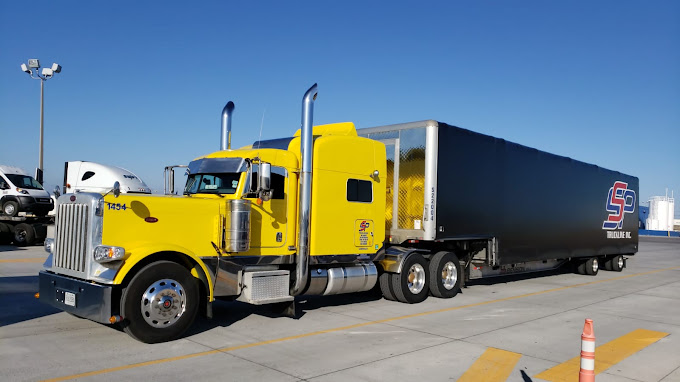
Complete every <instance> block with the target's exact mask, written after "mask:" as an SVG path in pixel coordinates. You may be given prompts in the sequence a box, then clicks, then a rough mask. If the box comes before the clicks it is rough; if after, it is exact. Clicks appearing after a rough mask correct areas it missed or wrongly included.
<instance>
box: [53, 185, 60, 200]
mask: <svg viewBox="0 0 680 382" xmlns="http://www.w3.org/2000/svg"><path fill="white" fill-rule="evenodd" d="M53 193H54V196H55V197H56V198H58V197H59V196H61V188H59V186H54V191H53Z"/></svg>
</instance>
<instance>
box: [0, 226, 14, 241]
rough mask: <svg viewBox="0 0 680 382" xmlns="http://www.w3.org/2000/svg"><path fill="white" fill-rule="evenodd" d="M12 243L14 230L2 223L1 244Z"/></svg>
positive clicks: (0, 229) (0, 231) (0, 228)
mask: <svg viewBox="0 0 680 382" xmlns="http://www.w3.org/2000/svg"><path fill="white" fill-rule="evenodd" d="M11 241H12V230H11V229H10V228H9V225H7V224H5V223H3V222H0V244H9V243H10V242H11Z"/></svg>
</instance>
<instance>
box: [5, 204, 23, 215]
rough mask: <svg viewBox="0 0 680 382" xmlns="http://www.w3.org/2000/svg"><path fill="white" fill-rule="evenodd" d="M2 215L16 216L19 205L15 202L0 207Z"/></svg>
mask: <svg viewBox="0 0 680 382" xmlns="http://www.w3.org/2000/svg"><path fill="white" fill-rule="evenodd" d="M2 213H3V214H5V215H7V216H16V215H17V214H18V213H19V204H18V203H17V202H12V201H9V202H6V203H5V204H4V205H3V206H2Z"/></svg>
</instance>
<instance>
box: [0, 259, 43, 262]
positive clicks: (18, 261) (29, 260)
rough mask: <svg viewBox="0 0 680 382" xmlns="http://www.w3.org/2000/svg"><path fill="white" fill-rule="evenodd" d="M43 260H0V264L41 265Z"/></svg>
mask: <svg viewBox="0 0 680 382" xmlns="http://www.w3.org/2000/svg"><path fill="white" fill-rule="evenodd" d="M44 261H45V258H32V259H0V263H42V262H44Z"/></svg>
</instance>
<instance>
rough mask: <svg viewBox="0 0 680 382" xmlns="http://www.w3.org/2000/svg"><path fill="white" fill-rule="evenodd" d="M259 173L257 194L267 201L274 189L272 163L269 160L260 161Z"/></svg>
mask: <svg viewBox="0 0 680 382" xmlns="http://www.w3.org/2000/svg"><path fill="white" fill-rule="evenodd" d="M259 167H260V168H259V169H258V173H257V196H258V197H259V198H260V199H262V200H264V201H267V200H269V199H271V189H272V186H271V184H272V165H271V164H270V163H267V162H260V166H259Z"/></svg>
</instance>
